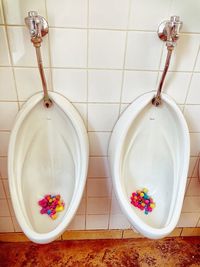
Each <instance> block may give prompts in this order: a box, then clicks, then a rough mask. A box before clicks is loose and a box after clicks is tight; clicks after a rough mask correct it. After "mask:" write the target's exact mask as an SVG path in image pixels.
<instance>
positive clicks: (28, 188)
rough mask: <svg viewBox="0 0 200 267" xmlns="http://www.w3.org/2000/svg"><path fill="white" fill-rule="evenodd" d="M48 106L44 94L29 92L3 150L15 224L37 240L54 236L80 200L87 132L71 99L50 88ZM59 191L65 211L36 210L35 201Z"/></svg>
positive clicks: (86, 165)
mask: <svg viewBox="0 0 200 267" xmlns="http://www.w3.org/2000/svg"><path fill="white" fill-rule="evenodd" d="M49 95H50V98H51V99H52V101H53V106H52V107H51V108H49V109H47V108H45V107H44V105H43V94H42V93H38V94H36V95H34V96H32V97H31V98H30V99H29V100H28V102H26V103H25V104H24V106H23V107H22V109H21V110H20V112H19V114H18V116H17V118H16V122H15V125H14V128H13V130H12V132H11V137H10V143H9V152H8V175H9V187H10V194H11V199H12V204H13V208H14V211H15V215H16V218H17V220H18V223H19V225H20V227H21V228H22V230H23V232H24V233H25V234H26V236H27V237H28V238H29V239H30V240H32V241H33V242H36V243H49V242H51V241H53V240H55V239H56V238H57V237H58V236H60V235H61V234H62V232H63V231H64V230H65V229H66V227H67V226H68V225H69V223H70V222H71V220H72V218H73V216H74V215H75V213H76V210H77V208H78V206H79V204H80V201H81V198H82V195H83V191H84V186H85V182H86V176H87V168H88V137H87V132H86V130H85V127H84V123H83V121H82V119H81V118H80V115H79V114H78V113H77V111H76V110H75V108H74V107H73V106H72V104H71V103H70V102H69V101H68V100H67V99H66V98H64V97H63V96H61V95H60V94H58V93H53V92H51V93H50V94H49ZM49 193H50V194H60V195H61V198H62V199H63V200H64V203H65V208H64V211H62V212H60V213H59V216H58V218H57V219H56V220H52V219H51V218H50V217H49V216H47V215H46V214H45V215H42V214H40V209H41V207H40V206H39V205H38V201H39V200H40V199H42V198H43V197H44V195H46V194H49Z"/></svg>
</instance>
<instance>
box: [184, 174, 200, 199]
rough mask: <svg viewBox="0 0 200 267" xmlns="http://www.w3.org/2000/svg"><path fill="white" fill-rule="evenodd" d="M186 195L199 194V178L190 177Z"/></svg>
mask: <svg viewBox="0 0 200 267" xmlns="http://www.w3.org/2000/svg"><path fill="white" fill-rule="evenodd" d="M186 195H187V196H200V180H199V179H198V178H191V180H190V183H189V186H188V189H187V193H186Z"/></svg>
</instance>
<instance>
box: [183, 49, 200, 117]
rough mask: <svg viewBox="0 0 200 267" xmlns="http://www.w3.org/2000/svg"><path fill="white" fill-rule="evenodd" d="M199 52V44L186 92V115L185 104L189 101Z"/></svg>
mask: <svg viewBox="0 0 200 267" xmlns="http://www.w3.org/2000/svg"><path fill="white" fill-rule="evenodd" d="M199 54H200V45H199V48H198V51H197V55H196V58H195V61H194V66H193V68H192V72H191V77H190V81H189V84H188V88H187V93H186V96H185V101H184V104H183V114H184V115H185V106H186V105H187V103H186V102H187V98H188V95H189V93H190V89H191V83H192V79H193V76H194V70H195V67H196V63H197V60H198V56H199Z"/></svg>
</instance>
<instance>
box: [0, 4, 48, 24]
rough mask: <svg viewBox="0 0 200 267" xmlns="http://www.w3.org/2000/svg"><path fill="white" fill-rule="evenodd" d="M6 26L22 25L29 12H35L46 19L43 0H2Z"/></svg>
mask: <svg viewBox="0 0 200 267" xmlns="http://www.w3.org/2000/svg"><path fill="white" fill-rule="evenodd" d="M3 6H4V10H5V17H6V23H7V24H15V25H16V24H18V25H19V24H20V25H24V18H25V17H27V15H28V12H29V11H37V12H38V14H39V15H41V16H44V17H46V12H45V0H34V1H32V0H15V1H13V0H3Z"/></svg>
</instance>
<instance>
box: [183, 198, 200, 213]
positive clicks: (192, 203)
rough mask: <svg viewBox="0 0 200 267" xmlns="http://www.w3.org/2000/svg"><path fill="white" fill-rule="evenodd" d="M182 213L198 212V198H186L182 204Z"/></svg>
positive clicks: (199, 202) (199, 205) (199, 207)
mask: <svg viewBox="0 0 200 267" xmlns="http://www.w3.org/2000/svg"><path fill="white" fill-rule="evenodd" d="M182 212H200V197H199V196H186V197H185V199H184V202H183V208H182Z"/></svg>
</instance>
